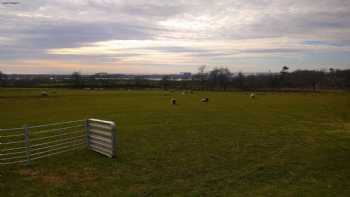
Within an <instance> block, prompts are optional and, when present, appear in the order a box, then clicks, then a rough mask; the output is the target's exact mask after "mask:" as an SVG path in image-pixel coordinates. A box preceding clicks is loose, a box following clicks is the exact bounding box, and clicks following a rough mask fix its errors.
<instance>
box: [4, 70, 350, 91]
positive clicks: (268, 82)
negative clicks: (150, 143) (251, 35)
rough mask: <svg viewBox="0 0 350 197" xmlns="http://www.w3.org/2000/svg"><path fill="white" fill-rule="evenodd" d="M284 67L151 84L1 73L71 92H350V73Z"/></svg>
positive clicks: (14, 83)
mask: <svg viewBox="0 0 350 197" xmlns="http://www.w3.org/2000/svg"><path fill="white" fill-rule="evenodd" d="M289 70H290V69H289V67H287V66H283V67H282V68H281V71H280V72H278V73H263V74H244V73H242V72H239V73H232V72H231V71H230V70H229V69H228V68H225V67H217V68H214V69H212V70H209V71H206V67H205V66H201V67H199V68H198V72H197V73H195V74H193V75H192V76H191V77H189V78H188V77H187V78H180V79H179V78H176V79H175V77H174V75H163V76H162V78H161V79H160V80H149V79H147V78H146V77H145V76H141V75H140V76H133V77H130V78H128V79H121V78H118V77H112V76H110V75H108V74H106V75H105V76H102V77H101V76H98V77H97V76H96V75H82V74H80V73H79V72H74V73H72V74H71V75H70V76H69V77H65V78H62V77H61V79H57V78H55V79H54V80H52V79H48V78H47V77H32V78H23V79H16V78H14V77H9V76H7V75H6V74H4V73H2V72H1V71H0V86H2V87H70V88H125V89H153V88H156V89H159V88H161V89H164V90H171V89H183V90H187V89H191V90H219V91H231V90H245V91H259V90H262V91H263V90H270V91H272V90H306V91H318V90H322V89H347V90H349V89H350V69H346V70H339V69H332V68H331V69H329V70H327V71H326V70H296V71H293V72H290V71H289Z"/></svg>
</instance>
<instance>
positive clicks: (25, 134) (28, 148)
mask: <svg viewBox="0 0 350 197" xmlns="http://www.w3.org/2000/svg"><path fill="white" fill-rule="evenodd" d="M24 143H25V146H26V158H27V165H30V164H31V163H32V161H31V159H30V143H29V128H28V126H27V125H25V126H24Z"/></svg>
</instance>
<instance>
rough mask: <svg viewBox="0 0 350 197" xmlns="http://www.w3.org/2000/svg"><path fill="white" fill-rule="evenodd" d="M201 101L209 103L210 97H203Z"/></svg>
mask: <svg viewBox="0 0 350 197" xmlns="http://www.w3.org/2000/svg"><path fill="white" fill-rule="evenodd" d="M201 102H203V103H207V102H209V98H208V97H205V98H202V99H201Z"/></svg>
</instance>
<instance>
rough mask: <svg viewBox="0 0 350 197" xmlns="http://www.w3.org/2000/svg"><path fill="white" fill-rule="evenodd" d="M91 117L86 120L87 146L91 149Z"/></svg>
mask: <svg viewBox="0 0 350 197" xmlns="http://www.w3.org/2000/svg"><path fill="white" fill-rule="evenodd" d="M89 123H90V121H89V119H87V120H86V122H85V132H86V146H87V147H88V149H90V140H89V135H90V126H89Z"/></svg>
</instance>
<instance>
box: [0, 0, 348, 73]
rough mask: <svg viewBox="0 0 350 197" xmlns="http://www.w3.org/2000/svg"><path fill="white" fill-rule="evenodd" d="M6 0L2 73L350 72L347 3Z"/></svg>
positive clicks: (0, 18)
mask: <svg viewBox="0 0 350 197" xmlns="http://www.w3.org/2000/svg"><path fill="white" fill-rule="evenodd" d="M14 1H16V2H19V4H12V3H9V2H14ZM0 2H1V4H0V70H1V71H2V72H5V73H71V72H73V71H80V72H82V73H95V72H109V73H176V72H185V71H189V72H196V71H197V68H198V67H199V66H200V65H208V68H209V69H210V68H213V67H216V66H224V67H228V68H230V69H231V70H232V71H233V72H238V71H243V72H268V71H272V72H274V71H279V70H280V69H281V67H282V66H284V65H287V66H289V67H290V68H291V69H293V70H295V69H327V68H329V67H333V68H340V69H345V68H350V1H349V0H283V1H282V0H231V1H229V0H169V1H168V0H130V1H127V0H124V1H123V0H50V1H46V0H45V1H44V0H25V1H24V0H12V1H10V0H6V1H5V0H0Z"/></svg>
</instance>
